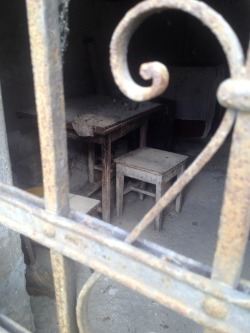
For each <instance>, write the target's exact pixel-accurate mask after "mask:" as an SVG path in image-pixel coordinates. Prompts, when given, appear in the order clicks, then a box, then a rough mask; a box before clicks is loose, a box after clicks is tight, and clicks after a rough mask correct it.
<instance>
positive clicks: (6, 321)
mask: <svg viewBox="0 0 250 333" xmlns="http://www.w3.org/2000/svg"><path fill="white" fill-rule="evenodd" d="M0 332H1V333H5V332H6V333H31V332H30V331H28V330H26V329H25V328H24V327H22V326H20V325H19V324H17V323H16V322H14V321H13V320H12V319H10V318H9V317H6V316H5V315H4V314H2V313H0Z"/></svg>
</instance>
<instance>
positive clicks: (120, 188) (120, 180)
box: [116, 164, 124, 217]
mask: <svg viewBox="0 0 250 333" xmlns="http://www.w3.org/2000/svg"><path fill="white" fill-rule="evenodd" d="M123 192H124V174H123V172H122V171H121V170H120V166H119V165H118V164H117V165H116V215H117V216H118V217H119V216H121V215H122V211H123Z"/></svg>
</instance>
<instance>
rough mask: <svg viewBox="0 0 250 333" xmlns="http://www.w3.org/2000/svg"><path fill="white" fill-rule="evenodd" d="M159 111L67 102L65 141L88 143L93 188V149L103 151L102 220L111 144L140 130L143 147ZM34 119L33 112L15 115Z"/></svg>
mask: <svg viewBox="0 0 250 333" xmlns="http://www.w3.org/2000/svg"><path fill="white" fill-rule="evenodd" d="M159 110H161V105H159V104H156V103H150V102H147V103H140V104H137V103H133V102H128V101H127V100H125V99H123V100H114V99H113V98H111V97H108V96H88V97H85V98H81V99H72V100H68V101H66V123H67V130H68V137H69V138H72V139H81V140H84V141H87V142H88V167H89V181H90V183H92V184H93V186H94V167H95V162H94V161H95V156H94V145H95V144H100V145H101V149H102V180H101V182H100V183H101V184H100V185H101V186H102V218H103V220H104V221H107V222H109V221H110V187H111V143H112V142H114V141H115V140H118V139H119V138H121V137H123V136H125V135H126V134H128V133H129V132H131V131H133V130H136V129H138V128H139V129H140V143H139V145H140V147H144V146H145V145H146V136H147V123H148V116H149V115H150V114H152V113H154V112H157V111H159ZM18 114H19V115H21V116H31V117H34V116H36V113H35V110H34V109H29V110H22V111H21V112H18Z"/></svg>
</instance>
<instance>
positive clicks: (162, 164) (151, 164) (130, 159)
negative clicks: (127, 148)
mask: <svg viewBox="0 0 250 333" xmlns="http://www.w3.org/2000/svg"><path fill="white" fill-rule="evenodd" d="M186 159H187V156H184V155H180V154H175V153H171V152H168V151H163V150H158V149H152V148H148V147H145V148H143V149H141V148H139V149H136V150H133V151H131V152H130V153H128V154H126V155H123V156H121V157H118V158H116V159H115V162H116V163H121V164H123V165H127V166H129V167H133V168H136V169H140V170H145V171H148V172H150V173H155V174H165V173H166V172H168V171H170V170H172V169H173V168H176V167H177V166H178V165H180V164H181V163H183V162H184V161H185V160H186Z"/></svg>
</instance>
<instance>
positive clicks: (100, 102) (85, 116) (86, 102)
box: [18, 95, 161, 136]
mask: <svg viewBox="0 0 250 333" xmlns="http://www.w3.org/2000/svg"><path fill="white" fill-rule="evenodd" d="M160 107H161V106H160V105H159V104H156V103H151V102H146V103H139V104H138V103H134V102H131V101H128V100H125V99H121V100H114V98H112V97H109V96H98V95H96V96H94V95H93V96H87V97H84V98H78V99H70V100H67V101H66V122H67V127H68V128H73V129H74V130H75V131H76V133H77V134H78V135H79V136H94V135H95V134H108V133H109V132H112V131H113V130H115V129H116V127H119V125H121V124H124V123H126V122H127V121H132V120H133V119H136V118H138V117H141V116H144V115H145V116H146V115H147V114H150V113H152V112H154V111H156V110H157V109H160ZM18 114H19V115H20V116H24V115H26V116H31V117H32V116H33V117H34V116H36V110H35V108H31V109H25V110H21V111H20V112H18Z"/></svg>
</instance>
